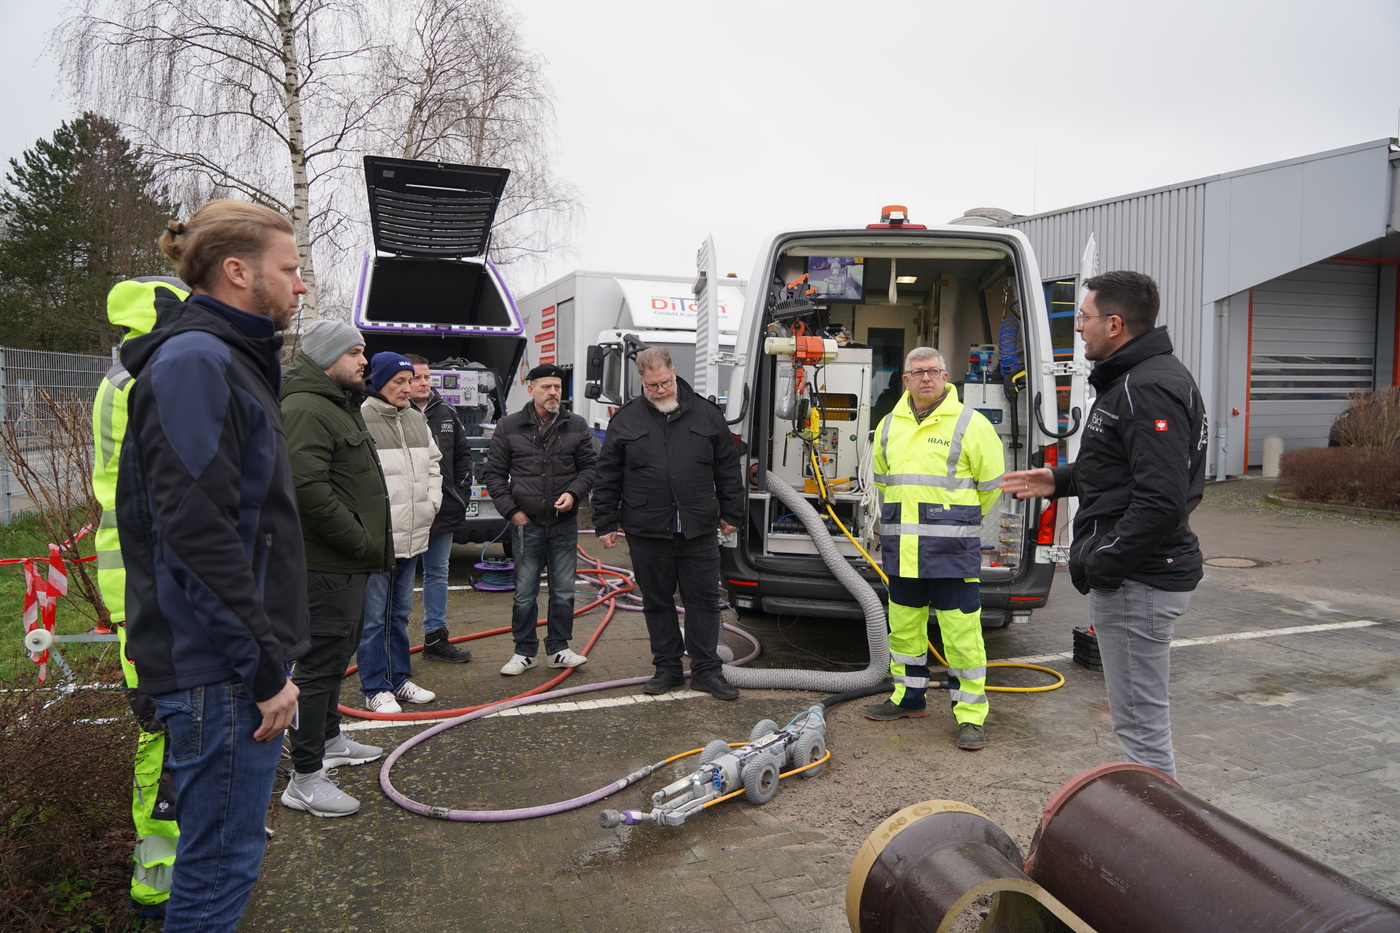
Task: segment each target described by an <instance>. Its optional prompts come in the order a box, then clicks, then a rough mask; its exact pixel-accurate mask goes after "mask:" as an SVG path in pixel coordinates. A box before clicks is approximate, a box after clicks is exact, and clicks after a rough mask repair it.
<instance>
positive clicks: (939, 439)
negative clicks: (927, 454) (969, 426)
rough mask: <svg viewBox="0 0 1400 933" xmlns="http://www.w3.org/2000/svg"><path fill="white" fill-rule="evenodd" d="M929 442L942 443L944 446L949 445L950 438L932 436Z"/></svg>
mask: <svg viewBox="0 0 1400 933" xmlns="http://www.w3.org/2000/svg"><path fill="white" fill-rule="evenodd" d="M928 442H929V443H930V444H942V445H943V446H944V447H947V446H949V444H948V440H947V439H946V438H942V437H930V438H929V439H928Z"/></svg>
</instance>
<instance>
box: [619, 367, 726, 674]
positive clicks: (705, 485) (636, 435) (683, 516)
mask: <svg viewBox="0 0 1400 933" xmlns="http://www.w3.org/2000/svg"><path fill="white" fill-rule="evenodd" d="M637 372H638V373H639V374H640V375H641V377H642V388H643V389H644V391H645V392H646V397H645V398H635V399H632V400H631V401H630V402H628V403H627V404H626V405H623V406H622V408H621V409H620V410H619V411H618V413H617V414H615V415H613V417H612V420H611V421H610V422H609V423H608V436H607V439H606V440H605V441H604V442H603V452H602V454H600V455H599V458H598V489H597V491H596V492H595V493H594V494H593V522H594V524H595V525H596V527H597V529H598V540H599V541H601V542H602V544H603V546H604V547H608V548H610V547H615V546H616V545H617V529H618V526H619V525H621V526H622V528H623V530H625V531H626V532H627V543H628V551H629V552H630V553H631V555H632V567H633V569H634V570H635V571H636V573H637V584H638V586H640V587H641V590H642V610H643V612H644V613H645V614H646V620H647V634H648V635H650V636H651V654H652V663H653V665H655V667H656V676H654V677H653V678H652V679H651V680H649V681H647V684H646V686H645V687H644V688H643V690H645V692H647V693H650V694H661V693H665V692H666V691H668V690H670V689H671V688H672V687H678V686H680V685H681V684H682V683H684V682H685V680H684V678H683V677H682V674H681V655H682V654H683V653H689V654H690V674H691V676H690V686H691V687H692V688H693V689H696V690H701V691H704V692H705V693H708V694H710V695H711V696H713V697H714V698H715V699H718V700H734V699H738V697H739V691H738V690H737V689H735V687H734V686H733V685H732V684H731V683H729V681H727V680H725V679H724V670H723V665H722V664H721V662H720V658H719V628H720V626H719V540H718V538H717V537H716V536H715V529H716V528H718V529H719V530H720V531H722V532H723V533H724V534H732V533H733V532H734V531H736V530H737V528H738V525H739V522H740V521H742V518H743V514H744V488H743V482H742V479H741V478H740V470H739V453H738V451H737V450H735V447H734V436H733V435H732V434H731V433H730V432H729V426H728V425H726V424H725V423H724V414H723V412H721V411H720V410H719V406H717V405H715V404H714V403H713V402H711V401H709V400H708V399H705V398H702V397H700V396H698V395H696V394H695V390H694V389H692V388H691V387H690V386H689V385H688V384H686V382H685V380H683V379H681V378H679V377H678V376H677V375H676V367H675V366H674V365H673V364H672V362H671V354H670V353H669V352H667V351H666V350H665V349H664V348H662V347H650V348H648V349H646V350H643V351H642V352H641V353H638V354H637ZM677 586H679V587H680V591H681V601H682V602H683V603H684V604H685V639H684V642H682V639H681V633H680V622H679V618H678V616H677V614H676V601H675V593H676V587H677Z"/></svg>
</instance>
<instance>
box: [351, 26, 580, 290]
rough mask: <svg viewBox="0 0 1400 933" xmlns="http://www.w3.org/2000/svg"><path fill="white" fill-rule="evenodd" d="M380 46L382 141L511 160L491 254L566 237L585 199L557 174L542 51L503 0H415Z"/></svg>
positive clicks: (423, 154)
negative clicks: (389, 41)
mask: <svg viewBox="0 0 1400 933" xmlns="http://www.w3.org/2000/svg"><path fill="white" fill-rule="evenodd" d="M396 9H397V11H398V14H397V15H398V16H399V18H400V22H399V23H397V24H396V25H395V26H394V27H391V28H390V29H389V30H387V31H388V32H389V33H390V34H392V35H395V36H397V37H399V38H398V41H397V42H395V43H394V44H393V45H392V46H386V47H385V48H383V49H381V50H380V52H379V56H380V64H379V67H378V68H377V69H376V74H377V75H378V76H379V80H380V81H381V82H382V84H381V87H382V90H381V91H380V93H379V95H377V96H379V97H381V98H382V99H383V100H384V101H385V111H386V112H385V113H384V114H382V115H381V118H380V120H379V121H378V126H379V128H380V130H381V137H380V141H379V143H378V145H379V147H380V148H382V149H383V150H384V151H390V152H395V153H396V154H397V155H399V156H401V157H402V158H405V159H433V160H437V161H444V162H466V163H469V164H472V165H491V166H500V167H504V168H509V169H510V170H511V178H510V183H509V184H508V185H507V186H506V192H505V196H504V197H503V198H502V201H501V206H500V210H499V211H498V212H497V221H496V228H495V230H493V232H492V248H491V254H492V255H491V258H492V259H493V260H494V261H496V262H497V263H500V264H506V263H510V262H513V261H516V260H519V259H521V258H524V257H528V256H531V255H539V254H542V253H545V252H548V251H550V250H552V249H556V248H558V247H559V245H560V240H561V238H562V235H563V232H564V229H565V227H566V225H567V222H568V220H569V219H570V217H571V214H572V211H573V209H574V207H575V205H576V203H577V194H576V192H575V191H574V190H573V188H572V187H571V186H570V185H568V184H566V183H564V182H562V181H561V180H559V179H557V178H555V177H554V175H553V172H552V169H551V166H550V161H551V143H552V141H553V140H552V137H553V125H554V108H553V103H552V99H551V94H550V88H549V85H548V82H547V81H546V80H545V77H544V67H543V61H542V59H541V57H540V56H539V55H538V54H536V53H534V52H531V51H529V50H527V49H526V48H525V45H524V42H523V40H522V38H521V36H520V32H519V29H518V26H517V23H516V18H515V15H514V13H513V11H512V10H511V9H510V7H509V6H508V5H506V4H505V3H503V2H501V0H460V2H459V0H416V2H412V3H407V4H405V5H404V6H403V7H398V8H396Z"/></svg>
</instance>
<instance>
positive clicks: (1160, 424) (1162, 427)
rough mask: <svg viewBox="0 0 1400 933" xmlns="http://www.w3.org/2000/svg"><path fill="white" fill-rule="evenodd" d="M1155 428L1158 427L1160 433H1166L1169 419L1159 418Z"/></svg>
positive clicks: (1154, 423)
mask: <svg viewBox="0 0 1400 933" xmlns="http://www.w3.org/2000/svg"><path fill="white" fill-rule="evenodd" d="M1153 426H1154V427H1156V429H1157V430H1158V431H1165V430H1166V429H1167V419H1166V418H1158V419H1157V420H1156V421H1155V422H1153Z"/></svg>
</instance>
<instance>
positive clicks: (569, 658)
mask: <svg viewBox="0 0 1400 933" xmlns="http://www.w3.org/2000/svg"><path fill="white" fill-rule="evenodd" d="M587 663H588V659H587V658H585V657H584V656H583V655H581V654H579V653H578V652H577V651H575V650H574V649H572V648H565V649H564V650H563V651H558V652H555V653H554V654H551V655H550V656H549V666H550V667H582V666H583V665H585V664H587Z"/></svg>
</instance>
